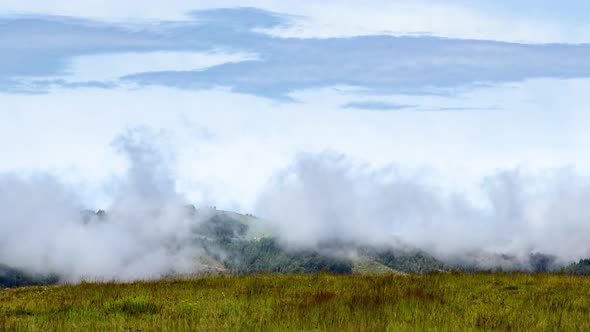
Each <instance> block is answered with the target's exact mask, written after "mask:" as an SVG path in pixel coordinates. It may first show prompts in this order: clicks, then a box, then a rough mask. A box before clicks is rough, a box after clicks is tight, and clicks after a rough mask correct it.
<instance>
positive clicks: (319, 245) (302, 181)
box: [0, 130, 590, 286]
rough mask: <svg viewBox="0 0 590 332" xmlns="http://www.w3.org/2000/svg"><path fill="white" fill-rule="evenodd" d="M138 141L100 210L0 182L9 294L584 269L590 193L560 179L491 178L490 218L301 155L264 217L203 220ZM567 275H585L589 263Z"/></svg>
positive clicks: (24, 180) (49, 190)
mask: <svg viewBox="0 0 590 332" xmlns="http://www.w3.org/2000/svg"><path fill="white" fill-rule="evenodd" d="M153 139H154V138H153V137H152V136H150V135H149V134H146V132H145V131H143V130H131V131H129V132H128V133H127V134H126V135H123V136H121V137H119V138H118V139H117V140H116V141H115V143H114V146H115V147H116V148H117V149H118V151H119V152H121V153H122V154H123V155H124V156H126V157H127V159H128V161H129V168H128V170H127V172H126V174H125V176H124V177H122V178H120V179H117V181H116V184H115V185H114V186H113V187H114V188H116V190H115V191H114V193H113V202H112V204H111V205H110V206H109V207H108V209H106V210H98V211H94V210H88V209H86V208H85V207H84V204H82V200H81V198H80V195H79V194H77V193H76V191H75V190H73V189H71V188H69V187H68V186H66V185H64V184H62V183H61V182H60V181H58V180H57V179H56V178H55V177H52V176H49V175H33V176H29V177H22V176H16V175H12V174H3V175H0V211H1V215H0V227H1V228H2V233H0V264H2V265H1V267H2V268H1V269H0V276H1V279H0V281H1V284H2V285H4V286H14V285H26V284H29V283H38V282H40V283H46V282H57V281H59V282H79V281H81V280H113V279H115V280H121V281H129V280H138V279H157V278H162V277H167V276H178V275H194V274H202V273H231V274H247V273H300V272H301V273H314V272H319V271H327V272H332V273H406V272H412V273H423V272H431V271H445V270H454V269H459V270H465V271H479V270H510V271H539V272H545V271H555V270H560V269H562V268H563V267H565V266H568V265H569V264H571V263H574V262H576V261H579V260H580V259H584V258H586V257H588V256H590V254H589V247H588V245H587V234H588V232H587V229H586V228H587V227H588V226H587V223H585V222H584V221H585V220H586V219H585V218H586V216H587V215H586V213H585V211H584V210H583V209H582V208H581V207H582V206H583V202H585V201H587V200H588V199H587V198H588V195H589V193H590V189H589V188H590V183H589V182H588V181H587V180H586V179H584V178H581V177H577V176H575V174H573V173H572V172H569V171H561V172H557V173H555V174H553V175H548V176H546V177H540V178H534V177H533V178H531V177H527V176H525V175H523V174H520V173H518V172H504V173H499V174H497V175H495V176H493V177H490V178H488V179H485V181H484V186H483V187H484V189H485V193H486V195H487V196H486V197H487V200H488V202H487V203H488V204H487V206H484V207H481V206H479V205H475V204H473V203H472V202H471V201H470V200H468V199H467V198H466V197H465V196H462V195H459V194H454V193H450V194H449V193H447V192H444V190H442V189H440V188H437V187H433V186H430V185H428V184H427V183H425V182H424V181H422V180H420V179H417V178H415V177H412V176H407V175H403V174H398V173H396V172H395V170H391V169H382V170H374V169H368V168H366V167H365V166H362V165H360V166H359V165H356V164H354V163H353V162H352V161H350V160H349V159H347V158H346V157H344V156H341V155H338V154H334V153H327V154H320V155H301V156H300V157H299V158H298V159H297V160H296V161H295V162H294V164H293V165H291V166H290V167H288V168H287V169H285V170H284V171H283V172H281V173H279V174H276V175H275V176H274V177H273V178H272V179H271V181H269V184H268V187H267V189H266V190H265V191H264V192H263V193H262V194H261V196H260V199H259V201H258V203H257V208H256V211H257V213H256V214H257V215H260V217H259V218H257V217H253V216H252V215H243V214H239V213H234V212H230V211H221V210H217V209H215V208H211V207H201V208H195V207H194V206H193V205H191V204H190V203H189V202H188V200H187V199H186V198H185V197H184V196H183V195H182V194H180V193H178V192H177V190H176V187H175V179H174V176H173V175H172V174H173V173H172V172H171V171H170V168H169V162H168V160H167V159H166V158H164V156H163V155H162V153H161V151H160V150H159V149H158V148H156V147H155V145H154V144H153ZM584 262H585V261H582V262H581V263H580V264H579V268H578V266H570V268H569V270H568V271H572V272H573V271H585V270H584V269H585V268H584V266H586V265H587V264H586V263H584Z"/></svg>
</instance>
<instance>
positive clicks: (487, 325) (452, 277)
mask: <svg viewBox="0 0 590 332" xmlns="http://www.w3.org/2000/svg"><path fill="white" fill-rule="evenodd" d="M0 329H1V330H39V331H68V330H107V331H151V330H171V331H187V330H197V331H218V330H229V331H234V330H236V331H239V330H244V331H251V330H263V331H266V330H269V331H284V330H295V331H310V330H322V331H323V330H328V331H386V330H388V331H405V330H408V331H413V330H420V331H425V330H426V331H429V330H430V331H460V330H467V331H470V330H492V329H495V330H519V331H524V330H526V331H530V330H546V331H556V330H561V331H588V330H590V278H586V277H575V276H567V275H559V274H531V275H529V274H500V273H496V274H488V273H481V274H460V273H434V274H426V275H392V274H386V275H372V276H371V275H345V276H334V275H329V274H316V275H250V276H208V277H199V278H195V279H174V280H163V281H149V282H148V281H146V282H133V283H82V284H78V285H63V286H35V287H23V288H13V289H4V290H0Z"/></svg>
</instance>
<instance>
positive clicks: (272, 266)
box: [0, 207, 590, 287]
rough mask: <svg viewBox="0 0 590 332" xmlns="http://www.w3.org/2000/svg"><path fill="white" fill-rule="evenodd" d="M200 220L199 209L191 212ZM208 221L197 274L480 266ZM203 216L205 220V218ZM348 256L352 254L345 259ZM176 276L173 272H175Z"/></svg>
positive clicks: (584, 264) (4, 278)
mask: <svg viewBox="0 0 590 332" xmlns="http://www.w3.org/2000/svg"><path fill="white" fill-rule="evenodd" d="M188 211H189V213H190V214H191V215H194V216H195V218H196V217H197V215H198V214H199V213H200V211H199V210H197V209H194V208H192V207H190V208H189V209H188ZM207 216H208V217H207V218H206V219H205V221H202V222H200V223H198V227H196V228H195V229H194V230H193V232H194V234H193V235H194V236H193V238H194V241H195V245H196V246H199V247H202V248H203V249H204V250H203V252H204V254H203V255H201V256H199V257H194V260H195V271H196V272H197V273H226V274H252V273H305V274H309V273H316V272H329V273H334V274H353V273H357V274H381V273H396V274H400V273H428V272H434V271H449V270H463V271H479V269H478V268H477V267H474V266H468V265H460V264H459V265H458V264H449V263H445V262H441V261H439V260H437V259H435V258H434V257H433V256H431V255H429V254H428V253H426V252H423V251H419V250H413V251H400V250H394V249H387V248H372V247H367V246H355V245H353V244H346V243H336V242H334V243H326V244H325V245H323V246H322V248H321V249H317V250H311V249H306V250H288V249H286V248H284V247H283V246H282V245H281V244H280V242H279V241H278V240H277V239H276V238H275V237H274V236H273V234H272V229H271V228H270V227H267V226H265V223H264V222H263V221H262V220H259V219H257V218H255V217H253V216H251V215H242V214H238V213H234V212H229V211H221V210H212V211H211V210H210V211H207ZM201 217H202V216H201ZM82 220H83V221H82V222H84V223H88V222H108V213H105V212H104V211H98V212H88V211H86V212H84V213H83V218H82ZM342 253H347V254H342ZM552 262H553V260H552V259H551V256H546V255H540V254H534V255H531V267H532V270H533V271H537V272H546V271H549V270H555V268H554V267H553V265H552ZM1 263H2V262H0V286H1V287H17V286H26V285H33V284H51V283H58V282H59V281H60V276H59V275H41V276H40V275H31V274H27V273H26V272H24V271H20V270H18V269H15V268H13V267H10V266H7V265H3V264H1ZM560 271H563V272H567V273H572V274H590V260H582V261H580V262H579V263H577V264H573V265H571V266H569V267H567V268H563V269H561V270H560ZM170 274H171V275H174V271H170Z"/></svg>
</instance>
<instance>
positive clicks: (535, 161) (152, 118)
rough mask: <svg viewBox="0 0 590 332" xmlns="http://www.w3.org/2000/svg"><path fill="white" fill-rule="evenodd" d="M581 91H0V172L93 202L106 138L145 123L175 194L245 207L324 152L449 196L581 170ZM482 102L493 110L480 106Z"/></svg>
mask: <svg viewBox="0 0 590 332" xmlns="http://www.w3.org/2000/svg"><path fill="white" fill-rule="evenodd" d="M589 84H590V80H583V79H580V80H557V79H552V80H549V79H547V80H533V81H526V82H523V83H513V84H505V85H500V86H497V87H490V88H478V89H473V90H466V91H463V92H460V93H459V94H458V95H456V96H453V95H451V96H411V95H399V96H390V97H385V96H381V97H379V96H372V97H371V98H381V99H384V100H386V101H389V102H394V103H401V104H408V105H418V106H417V107H416V108H415V109H411V108H410V109H404V110H399V111H392V112H368V111H363V110H353V109H341V108H340V106H341V105H343V104H345V103H347V102H350V101H354V100H358V99H359V98H363V97H366V96H365V95H364V94H363V93H361V92H359V91H358V90H354V89H321V90H310V91H301V92H299V93H298V94H296V97H297V98H299V99H300V100H301V102H298V103H284V104H283V103H277V102H273V101H269V100H266V99H263V98H257V97H254V96H248V95H241V94H235V93H231V92H228V91H224V90H210V91H197V92H193V91H182V90H176V89H168V88H156V87H151V88H141V89H128V88H123V87H122V88H117V89H112V90H108V89H93V88H80V89H76V90H68V89H63V90H61V89H60V90H54V91H51V92H50V93H48V94H46V95H15V94H3V95H0V98H1V99H2V105H3V107H2V111H1V112H0V132H2V137H3V139H2V140H1V141H0V151H2V152H3V163H2V165H1V166H0V172H2V171H17V172H27V171H33V170H39V169H41V170H46V171H50V172H57V173H58V174H60V175H61V176H62V177H65V178H66V179H67V180H68V181H69V182H73V183H88V184H91V185H92V187H93V188H96V192H95V197H104V195H102V196H101V195H100V190H101V184H104V183H105V182H107V183H108V181H109V179H110V177H112V176H113V175H116V174H120V173H121V172H122V171H123V170H124V165H125V163H124V161H123V160H121V158H120V157H119V156H117V155H116V153H115V152H114V151H113V149H112V147H111V145H110V144H111V142H112V140H113V138H114V137H116V136H117V135H119V134H120V133H121V132H123V131H125V130H126V129H127V128H130V127H137V126H149V127H152V128H154V129H155V130H160V129H161V130H164V131H167V132H169V133H170V135H171V145H172V146H174V147H175V149H176V152H177V153H178V156H177V167H176V170H175V171H176V178H177V179H178V183H177V185H179V186H180V187H181V188H182V190H181V191H182V192H183V193H187V194H188V196H189V197H190V198H191V199H200V198H205V199H206V200H208V201H214V202H215V203H217V204H218V205H219V206H226V207H232V208H233V207H237V208H240V209H245V210H246V211H248V210H249V209H250V208H251V207H252V205H253V203H254V201H255V200H256V198H257V195H258V194H259V192H260V190H261V188H262V187H263V186H264V184H265V183H266V181H267V180H268V179H269V177H270V176H271V175H272V174H274V173H275V172H276V171H277V170H279V169H281V168H283V167H285V166H286V165H288V164H289V162H290V161H291V160H292V159H293V158H294V157H295V155H296V154H297V153H298V152H302V151H304V152H312V153H317V152H321V151H324V150H335V151H339V152H342V153H344V154H346V155H348V156H350V157H352V158H355V159H357V160H361V161H365V162H367V163H368V165H370V166H371V167H383V166H386V165H388V164H390V163H395V164H398V165H402V166H404V167H408V168H410V169H430V170H431V171H432V172H430V173H432V174H433V175H432V176H433V177H435V178H436V181H438V182H441V183H443V184H444V186H446V187H452V188H453V189H456V190H459V191H469V190H471V188H472V185H473V184H474V183H479V181H480V179H481V177H482V176H484V175H487V174H490V173H493V172H495V171H496V170H497V169H507V168H514V167H522V168H525V169H531V170H533V171H540V170H543V169H547V168H556V167H563V166H568V165H573V166H575V167H576V168H578V169H579V170H580V172H581V173H583V174H584V173H586V172H588V174H590V158H588V157H587V156H586V154H585V151H586V149H587V146H590V135H589V134H588V132H587V128H586V124H587V123H588V122H589V121H590V115H588V112H587V110H588V109H589V108H590V99H589V98H588V95H587V93H586V91H587V87H588V85H589ZM489 105H492V106H498V108H499V109H481V108H482V107H484V108H485V106H489ZM440 107H446V108H453V107H455V108H458V109H460V110H456V111H436V108H440ZM469 108H472V110H469ZM420 109H430V111H423V110H420ZM87 196H88V197H91V196H92V195H91V193H88V195H87Z"/></svg>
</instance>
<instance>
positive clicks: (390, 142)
mask: <svg viewBox="0 0 590 332" xmlns="http://www.w3.org/2000/svg"><path fill="white" fill-rule="evenodd" d="M589 7H590V5H589V4H588V2H587V1H581V0H580V1H578V0H573V1H568V2H567V4H564V3H563V2H557V1H547V0H544V1H532V0H530V1H529V0H524V1H519V2H513V1H491V0H490V1H486V0H476V1H461V0H451V1H426V0H421V1H411V2H410V1H382V0H368V1H362V2H361V1H332V0H326V1H314V2H302V1H262V0H258V1H255V0H253V1H229V0H228V1H226V0H222V1H207V0H205V1H188V0H169V1H150V0H143V1H135V0H130V1H114V0H101V1H94V0H89V1H73V0H50V1H47V0H43V1H41V0H26V1H22V0H18V1H17V0H4V1H2V3H1V4H0V133H2V134H1V136H0V138H1V139H0V151H2V152H1V154H0V173H2V174H12V175H16V176H18V177H24V178H26V177H32V176H35V175H36V174H39V173H43V174H51V175H52V176H54V177H56V178H57V179H58V180H59V181H61V182H63V183H65V184H66V185H67V186H70V187H72V188H75V189H76V191H77V192H79V193H80V194H81V195H82V197H83V201H84V204H85V206H87V207H88V208H92V209H98V208H109V207H110V205H112V192H113V190H114V189H113V186H114V185H113V183H116V181H117V179H118V178H120V177H122V176H123V174H125V172H126V170H127V169H128V168H129V167H130V166H129V162H128V160H127V159H126V158H125V156H124V155H122V154H121V153H120V151H119V150H118V149H117V145H116V140H117V137H119V136H120V135H121V134H122V133H125V132H127V131H129V130H136V129H138V128H140V129H141V130H146V131H149V132H150V133H152V134H153V135H152V136H153V137H155V138H154V140H155V141H156V145H157V146H159V147H160V149H161V150H162V151H165V152H166V153H165V156H166V162H167V163H169V165H170V169H171V170H172V172H173V173H174V179H175V187H176V190H177V191H178V192H179V193H182V195H184V196H185V197H187V200H188V201H190V202H193V203H194V204H196V205H216V206H218V207H221V208H225V209H230V210H236V211H240V212H258V211H259V210H260V209H259V206H260V200H261V199H260V197H264V195H265V194H266V193H267V192H268V188H269V184H270V183H273V180H276V178H277V176H278V177H280V176H281V174H284V172H285V171H286V170H289V169H291V168H292V167H294V166H293V165H299V163H300V160H301V158H305V157H301V156H308V155H310V154H311V155H317V156H322V155H324V154H326V153H327V154H337V155H340V156H342V157H343V158H346V159H347V160H349V161H350V163H352V164H354V165H362V167H363V169H365V168H366V169H368V170H371V171H374V172H380V170H383V169H392V168H393V169H396V170H397V171H398V172H401V173H402V174H409V176H411V177H415V178H419V179H420V180H421V181H427V182H429V183H433V184H435V185H436V186H437V187H440V188H444V190H447V191H449V192H454V193H460V194H462V195H465V197H467V198H468V199H469V200H472V201H474V202H480V201H482V200H483V199H482V190H481V188H482V182H485V179H486V178H487V177H489V176H493V175H494V174H497V173H498V172H502V171H506V170H510V171H519V172H524V173H526V174H530V175H531V176H537V175H539V176H542V175H543V174H547V173H548V172H554V171H555V170H562V169H568V170H572V172H574V173H576V174H578V175H579V176H581V177H585V176H587V175H590V157H588V155H587V153H586V152H587V151H588V148H589V147H590V134H589V133H588V130H587V123H589V122H588V120H590V119H589V118H590V115H588V114H589V112H588V108H589V106H590V96H589V95H588V93H587V91H588V88H589V87H590V21H589V20H588V19H587V18H586V17H585V15H584V13H587V12H588V10H589V9H590V8H589ZM484 203H485V202H484ZM482 204H483V203H482Z"/></svg>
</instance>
